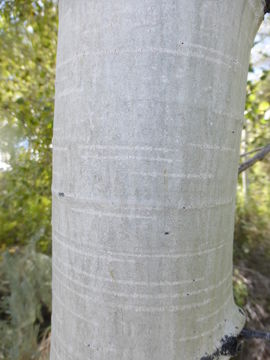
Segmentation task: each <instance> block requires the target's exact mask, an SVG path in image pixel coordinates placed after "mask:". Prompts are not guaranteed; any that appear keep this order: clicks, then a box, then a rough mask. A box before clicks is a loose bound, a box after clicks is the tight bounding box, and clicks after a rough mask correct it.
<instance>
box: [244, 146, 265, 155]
mask: <svg viewBox="0 0 270 360" xmlns="http://www.w3.org/2000/svg"><path fill="white" fill-rule="evenodd" d="M262 149H263V146H261V147H258V148H256V149H254V150H251V151H248V152H246V153H244V154H240V157H245V156H247V155H250V154H253V153H255V152H258V151H260V150H262Z"/></svg>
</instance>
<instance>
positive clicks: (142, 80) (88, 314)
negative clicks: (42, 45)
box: [51, 0, 264, 360]
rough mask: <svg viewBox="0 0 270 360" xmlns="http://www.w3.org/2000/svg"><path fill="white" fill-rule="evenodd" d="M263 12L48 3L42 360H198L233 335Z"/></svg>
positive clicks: (202, 2)
mask: <svg viewBox="0 0 270 360" xmlns="http://www.w3.org/2000/svg"><path fill="white" fill-rule="evenodd" d="M263 5H264V3H263V2H262V0H226V1H225V0H96V1H91V0H60V5H59V7H60V21H59V22H60V24H59V44H58V58H57V71H56V98H55V122H54V140H53V153H54V154H53V221H52V222H53V318H52V347H51V360H198V359H201V358H203V357H204V356H205V354H209V355H211V354H213V353H215V351H216V349H217V348H219V347H220V346H221V339H224V337H226V336H233V335H237V334H238V333H239V331H240V330H241V327H242V326H243V323H244V316H243V315H242V314H241V313H240V312H239V309H238V308H237V307H236V305H235V304H234V301H233V296H232V242H233V227H234V206H235V193H236V179H237V170H238V160H239V144H240V133H241V129H242V119H243V110H244V104H245V85H246V78H247V71H248V62H249V54H250V49H251V46H252V44H253V40H254V36H255V34H256V31H257V29H258V26H259V24H260V22H261V20H262V17H263ZM216 358H220V359H223V358H224V359H225V358H226V359H227V358H228V357H227V356H224V357H223V356H220V357H218V356H217V357H216ZM209 359H210V357H209ZM211 359H212V358H211Z"/></svg>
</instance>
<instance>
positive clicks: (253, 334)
mask: <svg viewBox="0 0 270 360" xmlns="http://www.w3.org/2000/svg"><path fill="white" fill-rule="evenodd" d="M240 335H241V336H242V337H243V338H244V339H263V340H268V341H270V332H268V331H258V330H250V329H243V330H242V331H241V334H240Z"/></svg>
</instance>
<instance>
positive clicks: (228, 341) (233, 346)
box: [200, 335, 240, 360]
mask: <svg viewBox="0 0 270 360" xmlns="http://www.w3.org/2000/svg"><path fill="white" fill-rule="evenodd" d="M220 344H221V346H220V348H218V349H216V351H215V352H214V353H213V354H211V355H208V354H206V355H205V356H203V357H202V358H201V359H200V360H215V359H219V358H220V356H222V355H225V356H235V355H236V354H237V353H238V352H239V350H240V343H239V341H238V339H237V337H236V336H228V335H226V336H224V337H223V338H222V339H221V341H220Z"/></svg>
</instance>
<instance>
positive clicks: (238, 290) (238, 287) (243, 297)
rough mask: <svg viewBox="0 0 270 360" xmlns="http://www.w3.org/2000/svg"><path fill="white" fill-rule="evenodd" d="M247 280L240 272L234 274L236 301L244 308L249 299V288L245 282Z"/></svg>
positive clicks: (236, 271)
mask: <svg viewBox="0 0 270 360" xmlns="http://www.w3.org/2000/svg"><path fill="white" fill-rule="evenodd" d="M244 280H245V279H244V278H243V277H242V276H241V275H240V273H239V271H238V270H237V269H236V270H235V273H234V281H233V292H234V299H235V302H236V304H237V305H238V306H240V307H244V306H245V305H246V302H247V298H248V287H247V285H246V283H245V281H244Z"/></svg>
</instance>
